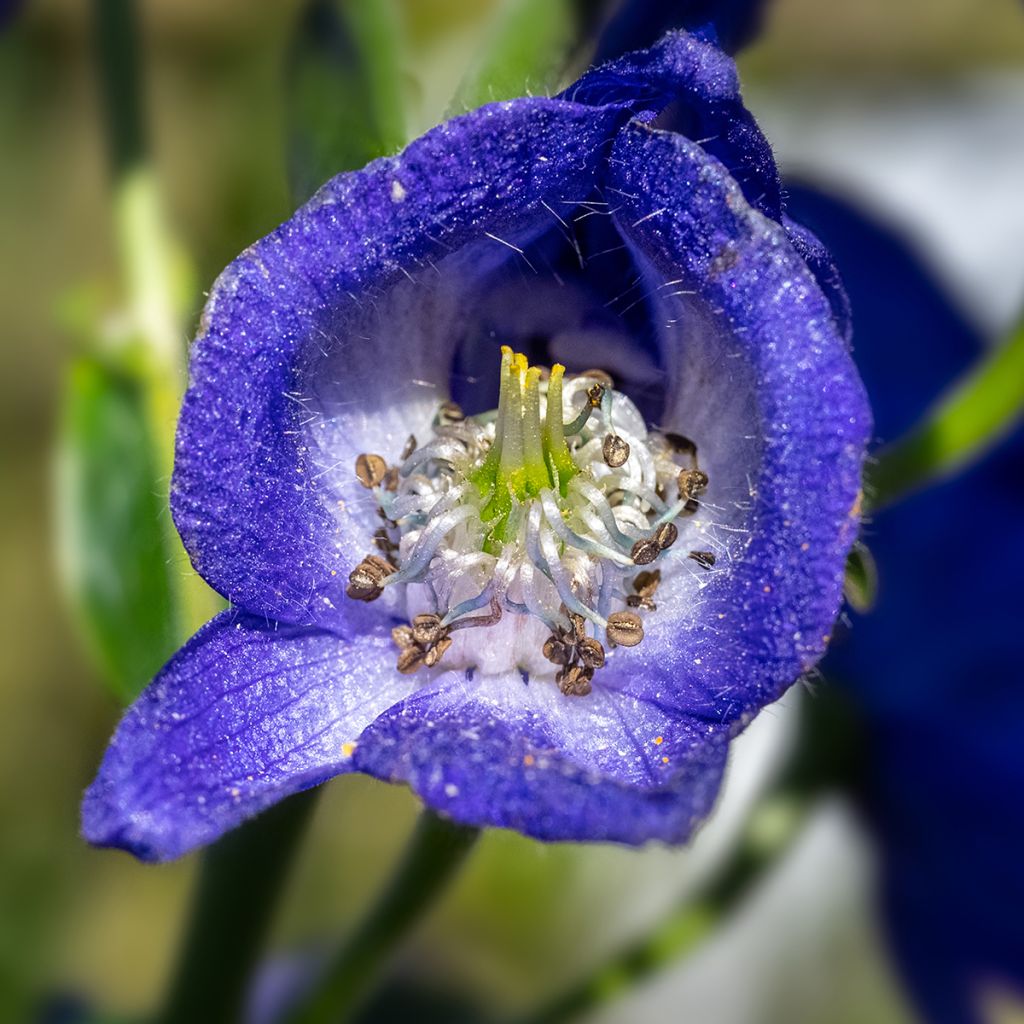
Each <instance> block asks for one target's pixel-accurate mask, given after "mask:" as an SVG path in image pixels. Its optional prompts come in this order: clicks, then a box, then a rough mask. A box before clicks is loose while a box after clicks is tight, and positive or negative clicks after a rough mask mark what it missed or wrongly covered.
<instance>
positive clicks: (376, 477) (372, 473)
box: [356, 454, 388, 488]
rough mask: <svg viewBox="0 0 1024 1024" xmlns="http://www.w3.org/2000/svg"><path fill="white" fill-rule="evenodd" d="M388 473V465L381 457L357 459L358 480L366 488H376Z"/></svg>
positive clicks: (366, 456)
mask: <svg viewBox="0 0 1024 1024" xmlns="http://www.w3.org/2000/svg"><path fill="white" fill-rule="evenodd" d="M387 471H388V464H387V463H386V462H385V461H384V460H383V459H382V458H381V457H380V456H379V455H373V454H369V455H359V456H357V458H356V479H357V480H358V481H359V482H360V483H361V484H362V485H363V486H364V487H367V488H370V487H376V486H377V485H378V484H379V483H380V482H381V481H382V480H383V479H384V474H385V473H387Z"/></svg>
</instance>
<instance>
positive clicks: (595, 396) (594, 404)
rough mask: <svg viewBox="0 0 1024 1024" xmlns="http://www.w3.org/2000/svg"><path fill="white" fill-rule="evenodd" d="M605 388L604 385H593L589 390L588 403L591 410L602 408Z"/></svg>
mask: <svg viewBox="0 0 1024 1024" xmlns="http://www.w3.org/2000/svg"><path fill="white" fill-rule="evenodd" d="M604 393H605V386H604V385H603V384H591V386H590V387H589V388H587V403H588V404H589V406H590V408H591V409H600V408H601V399H602V398H604Z"/></svg>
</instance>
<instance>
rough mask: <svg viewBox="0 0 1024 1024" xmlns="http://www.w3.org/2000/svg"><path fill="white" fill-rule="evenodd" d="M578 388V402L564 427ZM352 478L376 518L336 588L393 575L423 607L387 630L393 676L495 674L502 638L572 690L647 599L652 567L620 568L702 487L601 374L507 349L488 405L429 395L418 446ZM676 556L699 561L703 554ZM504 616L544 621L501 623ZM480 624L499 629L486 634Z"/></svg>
mask: <svg viewBox="0 0 1024 1024" xmlns="http://www.w3.org/2000/svg"><path fill="white" fill-rule="evenodd" d="M577 396H580V397H582V399H583V402H582V408H581V409H580V410H579V412H578V414H577V415H576V416H575V417H574V418H573V419H572V420H571V422H569V423H566V422H565V421H564V419H563V417H564V416H565V415H566V412H565V410H566V407H567V406H568V407H569V408H570V410H571V409H573V408H576V406H577V405H578V404H579V403H580V398H579V397H577ZM595 412H597V414H598V415H597V421H598V422H596V423H595V422H594V420H593V419H592V417H593V415H594V413H595ZM613 413H614V416H613ZM680 456H682V458H683V459H686V460H688V464H687V463H682V465H681V460H680V458H679V457H680ZM356 477H357V478H358V479H359V481H360V483H361V484H362V485H363V486H364V487H367V488H368V489H370V490H372V492H373V494H374V497H375V498H376V500H377V502H378V505H379V508H378V513H379V515H380V518H381V519H382V520H383V522H382V523H380V524H378V525H377V528H376V530H375V531H374V533H373V544H374V547H375V548H376V550H377V551H378V552H379V554H372V555H368V556H367V557H366V558H364V559H363V561H361V562H360V563H359V565H358V566H356V568H355V569H353V570H352V572H351V573H350V575H349V580H348V585H347V587H346V593H347V594H348V595H349V596H350V597H352V598H353V599H355V600H361V601H373V600H375V599H376V598H378V597H379V596H380V595H381V593H382V592H383V591H384V590H385V589H386V588H388V587H394V586H396V585H401V586H402V587H403V591H404V589H405V588H410V589H408V591H407V594H408V599H409V601H410V602H411V603H413V604H414V606H415V607H419V608H422V607H424V604H425V605H426V607H428V608H431V609H433V610H431V611H422V612H420V613H419V614H417V615H415V616H414V617H413V618H412V621H411V622H410V623H407V624H403V625H399V626H395V627H394V629H392V631H391V637H392V641H393V642H394V644H395V647H396V652H397V668H398V671H399V672H401V673H403V674H407V675H408V674H412V673H415V672H417V671H421V670H422V671H429V670H431V669H434V668H436V667H438V666H439V665H441V666H442V667H445V664H444V663H445V659H446V658H451V660H452V661H455V662H456V664H454V665H452V667H459V664H458V663H460V662H461V663H462V664H466V663H467V662H468V664H470V665H479V666H481V667H483V670H484V671H488V672H489V671H497V670H498V667H500V662H501V659H502V652H503V651H504V650H505V649H506V647H507V649H508V652H509V654H508V658H509V667H510V668H511V667H514V666H516V665H523V666H524V667H525V666H527V665H528V666H530V668H529V671H530V672H531V673H534V672H535V671H536V669H537V666H538V664H539V665H540V666H541V671H540V676H541V677H542V678H543V677H544V675H545V672H544V671H543V666H544V665H545V664H547V665H550V666H551V669H550V674H549V676H548V678H549V679H550V678H553V681H554V682H555V683H556V684H557V685H558V687H559V689H560V691H561V692H562V693H563V694H565V695H566V696H572V697H582V696H586V695H587V694H589V693H590V692H592V688H593V681H594V678H595V673H596V672H599V671H601V670H602V669H603V668H605V667H606V665H607V663H608V661H609V659H614V657H615V656H616V655H615V654H614V653H613V652H612V648H629V647H634V646H636V645H637V644H638V643H640V642H641V640H642V639H643V635H644V627H643V622H642V621H641V619H640V616H639V615H638V614H637V612H638V611H641V610H642V611H654V610H655V609H656V608H657V605H656V604H655V603H654V600H653V597H654V594H655V592H656V591H657V590H658V588H659V585H660V584H661V579H662V574H661V571H660V570H657V569H652V570H644V571H642V572H639V573H635V572H634V571H633V567H634V566H637V565H639V566H643V565H648V564H650V563H652V562H654V561H655V560H656V559H657V558H658V557H659V556H660V555H661V553H662V552H663V551H665V550H667V549H668V548H670V547H671V546H672V545H673V544H675V543H676V542H677V541H678V539H679V537H680V527H679V526H678V525H677V524H676V523H675V522H674V520H675V519H676V518H677V517H678V516H680V515H685V514H687V513H690V512H693V511H695V510H696V508H697V507H698V506H699V502H698V495H700V494H702V493H703V492H704V490H705V489H706V487H707V482H708V478H707V474H706V473H705V472H704V471H703V470H701V469H700V468H699V467H698V465H697V454H696V445H694V444H693V443H692V442H691V441H689V440H688V439H686V438H683V437H681V435H661V434H655V433H650V432H648V430H647V428H646V426H645V424H644V422H643V418H642V417H641V415H640V413H639V411H638V410H637V409H636V407H635V406H634V405H633V404H632V403H631V402H630V400H629V399H628V398H627V397H626V396H624V395H621V394H620V393H619V392H616V391H614V385H613V382H612V380H611V378H610V377H609V376H608V375H607V374H606V373H604V372H603V371H587V373H586V374H585V375H582V376H576V377H573V378H572V379H571V380H569V381H566V378H565V368H564V367H563V366H561V365H560V364H555V365H554V366H553V367H552V369H551V371H550V373H549V372H548V371H546V370H544V369H542V368H541V367H532V366H530V365H529V362H528V361H527V359H526V356H525V355H523V354H522V353H516V352H513V350H512V349H511V348H509V347H507V346H503V347H502V350H501V367H500V374H499V394H498V407H497V409H496V410H494V411H493V412H490V413H482V414H480V415H475V416H473V417H470V418H468V419H467V418H466V417H465V414H464V413H463V411H462V409H461V408H459V406H457V405H456V404H455V403H454V402H444V403H442V404H441V405H440V406H439V408H438V410H437V412H436V414H435V416H434V419H433V431H432V436H431V437H430V438H428V439H427V440H426V443H425V444H423V445H422V446H418V443H417V441H416V438H415V436H413V435H410V437H409V440H408V442H407V443H406V445H405V449H404V451H403V452H402V454H401V460H400V462H399V463H398V464H397V465H395V466H388V465H387V463H386V462H385V460H384V458H383V457H382V456H380V455H376V454H373V453H365V454H362V455H360V456H359V457H358V458H357V460H356ZM673 485H674V486H675V488H676V491H677V495H676V497H675V500H674V501H673V502H672V503H668V502H667V501H666V494H667V493H671V489H672V487H673ZM688 556H689V557H690V558H691V559H692V560H694V561H696V562H697V563H698V564H699V565H701V566H702V567H704V568H710V567H711V566H713V565H714V555H713V554H712V553H711V552H703V551H689V552H688ZM403 591H400V593H402V592H403ZM466 595H469V596H466ZM508 614H511V615H513V616H515V617H517V618H525V619H527V620H537V622H538V623H543V630H544V631H543V632H541V631H540V627H539V626H538V628H537V629H536V630H535V629H534V628H531V627H529V626H528V624H526V623H523V624H520V623H519V622H515V623H513V624H510V625H509V626H508V627H506V626H504V625H500V623H501V622H502V619H503V617H504V616H505V615H508ZM492 628H498V629H500V630H501V632H500V633H495V634H494V635H493V639H492V635H491V634H490V633H489V632H488V631H489V630H491V629H492ZM467 629H476V630H478V631H482V635H481V638H480V640H479V642H477V640H476V638H475V637H473V636H465V637H464V638H463V639H460V642H459V643H458V644H457V645H455V646H454V647H453V637H454V635H455V634H456V632H457V631H459V630H467ZM600 630H603V631H604V633H603V634H600V638H599V636H597V635H593V634H594V633H595V632H597V631H600ZM499 637H500V639H499ZM545 637H546V639H545ZM524 644H526V645H528V647H527V650H524V649H523V645H524ZM533 645H536V646H533ZM538 647H539V648H540V650H539V651H538ZM485 648H486V650H485ZM474 651H475V652H476V656H478V657H479V661H475V660H474ZM539 655H542V657H543V660H542V661H540V662H538V661H537V660H536V659H537V658H538V656H539ZM620 656H621V655H620ZM496 659H497V666H498V667H496Z"/></svg>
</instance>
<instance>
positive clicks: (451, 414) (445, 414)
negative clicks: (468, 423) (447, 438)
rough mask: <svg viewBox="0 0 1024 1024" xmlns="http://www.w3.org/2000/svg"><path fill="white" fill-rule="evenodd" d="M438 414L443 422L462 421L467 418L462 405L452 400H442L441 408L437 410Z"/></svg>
mask: <svg viewBox="0 0 1024 1024" xmlns="http://www.w3.org/2000/svg"><path fill="white" fill-rule="evenodd" d="M437 416H438V419H439V420H440V421H441V422H442V423H461V422H462V421H463V420H464V419H465V418H466V414H465V413H464V412H463V411H462V406H461V405H459V403H458V402H452V401H447V402H442V403H441V408H440V409H438V410H437Z"/></svg>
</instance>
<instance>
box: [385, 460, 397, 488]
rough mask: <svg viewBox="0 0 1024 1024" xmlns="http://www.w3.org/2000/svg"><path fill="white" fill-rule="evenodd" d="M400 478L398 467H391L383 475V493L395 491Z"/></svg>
mask: <svg viewBox="0 0 1024 1024" xmlns="http://www.w3.org/2000/svg"><path fill="white" fill-rule="evenodd" d="M399 480H400V477H399V473H398V467H397V466H392V467H391V468H390V469H389V470H388V471H387V472H386V473H385V474H384V479H383V481H382V484H383V486H384V490H385V491H397V490H398V483H399Z"/></svg>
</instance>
